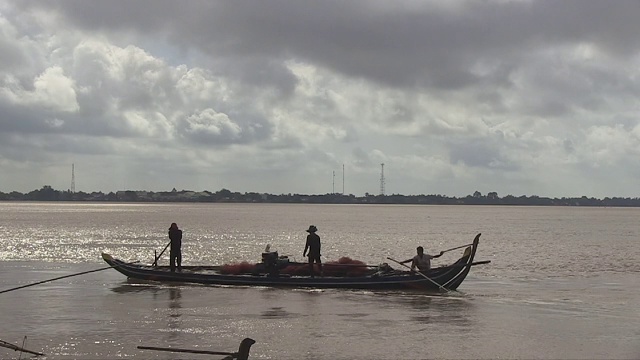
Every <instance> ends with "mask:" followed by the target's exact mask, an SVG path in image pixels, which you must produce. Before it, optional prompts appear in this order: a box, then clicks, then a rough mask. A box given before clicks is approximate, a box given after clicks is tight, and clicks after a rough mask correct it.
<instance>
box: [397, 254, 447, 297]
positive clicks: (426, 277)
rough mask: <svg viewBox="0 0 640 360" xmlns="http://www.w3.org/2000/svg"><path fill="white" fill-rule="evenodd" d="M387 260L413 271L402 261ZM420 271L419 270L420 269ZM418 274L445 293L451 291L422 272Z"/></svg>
mask: <svg viewBox="0 0 640 360" xmlns="http://www.w3.org/2000/svg"><path fill="white" fill-rule="evenodd" d="M387 259H389V260H391V261H393V262H395V263H398V264H400V265H402V266H404V267H406V268H408V269H411V268H410V267H409V266H407V265H405V264H403V263H401V262H400V261H398V260H394V259H392V258H390V257H388V258H387ZM418 270H419V269H418ZM412 271H413V270H412ZM416 273H417V274H418V275H420V276H422V277H423V278H425V279H427V280H429V281H430V282H432V283H433V284H435V285H438V287H439V288H440V289H442V290H444V291H446V292H449V291H450V290H449V289H447V288H445V287H444V286H442V285H440V284H438V283H437V282H435V281H433V280H432V279H431V278H430V277H428V276H427V275H425V274H423V273H421V272H420V271H416Z"/></svg>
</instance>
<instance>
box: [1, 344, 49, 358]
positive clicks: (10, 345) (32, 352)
mask: <svg viewBox="0 0 640 360" xmlns="http://www.w3.org/2000/svg"><path fill="white" fill-rule="evenodd" d="M0 346H2V347H5V348H7V349H11V350H14V351H20V352H26V353H29V354H33V355H38V356H44V354H43V353H39V352H35V351H31V350H27V349H25V348H23V347H20V346H17V345H13V344H11V343H8V342H6V341H2V340H0Z"/></svg>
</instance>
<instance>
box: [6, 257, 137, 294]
mask: <svg viewBox="0 0 640 360" xmlns="http://www.w3.org/2000/svg"><path fill="white" fill-rule="evenodd" d="M137 262H139V261H134V262H130V263H127V264H123V265H130V264H135V263H137ZM119 266H121V265H114V266H107V267H104V268H100V269H95V270H89V271H83V272H79V273H77V274H71V275H65V276H59V277H57V278H53V279H49V280H42V281H38V282H35V283H32V284H27V285H22V286H18V287H14V288H11V289H7V290H2V291H0V294H2V293H6V292H9V291H13V290H18V289H24V288H27V287H30V286H35V285H40V284H44V283H47V282H50V281H55V280H60V279H66V278H69V277H73V276H78V275H85V274H89V273H93V272H97V271H102V270H107V269H111V268H116V267H119Z"/></svg>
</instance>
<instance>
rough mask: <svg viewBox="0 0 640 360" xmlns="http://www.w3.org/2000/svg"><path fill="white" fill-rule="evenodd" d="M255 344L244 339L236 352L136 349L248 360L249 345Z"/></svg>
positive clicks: (141, 347)
mask: <svg viewBox="0 0 640 360" xmlns="http://www.w3.org/2000/svg"><path fill="white" fill-rule="evenodd" d="M255 343H256V341H255V340H253V339H251V338H245V339H244V340H242V342H241V343H240V347H239V348H238V352H227V351H209V350H192V349H178V348H163V347H155V346H138V349H142V350H156V351H169V352H180V353H190V354H207V355H229V356H227V357H225V359H238V360H248V359H249V350H250V349H251V345H253V344H255Z"/></svg>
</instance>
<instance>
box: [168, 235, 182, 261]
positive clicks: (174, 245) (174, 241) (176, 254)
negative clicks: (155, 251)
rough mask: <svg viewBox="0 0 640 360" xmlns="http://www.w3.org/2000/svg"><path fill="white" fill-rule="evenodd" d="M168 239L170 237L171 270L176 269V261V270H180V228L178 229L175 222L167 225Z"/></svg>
mask: <svg viewBox="0 0 640 360" xmlns="http://www.w3.org/2000/svg"><path fill="white" fill-rule="evenodd" d="M169 239H171V252H170V253H169V264H170V265H171V272H174V271H176V263H177V265H178V271H182V249H181V248H182V230H180V229H178V225H177V224H176V223H172V224H171V227H169Z"/></svg>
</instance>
